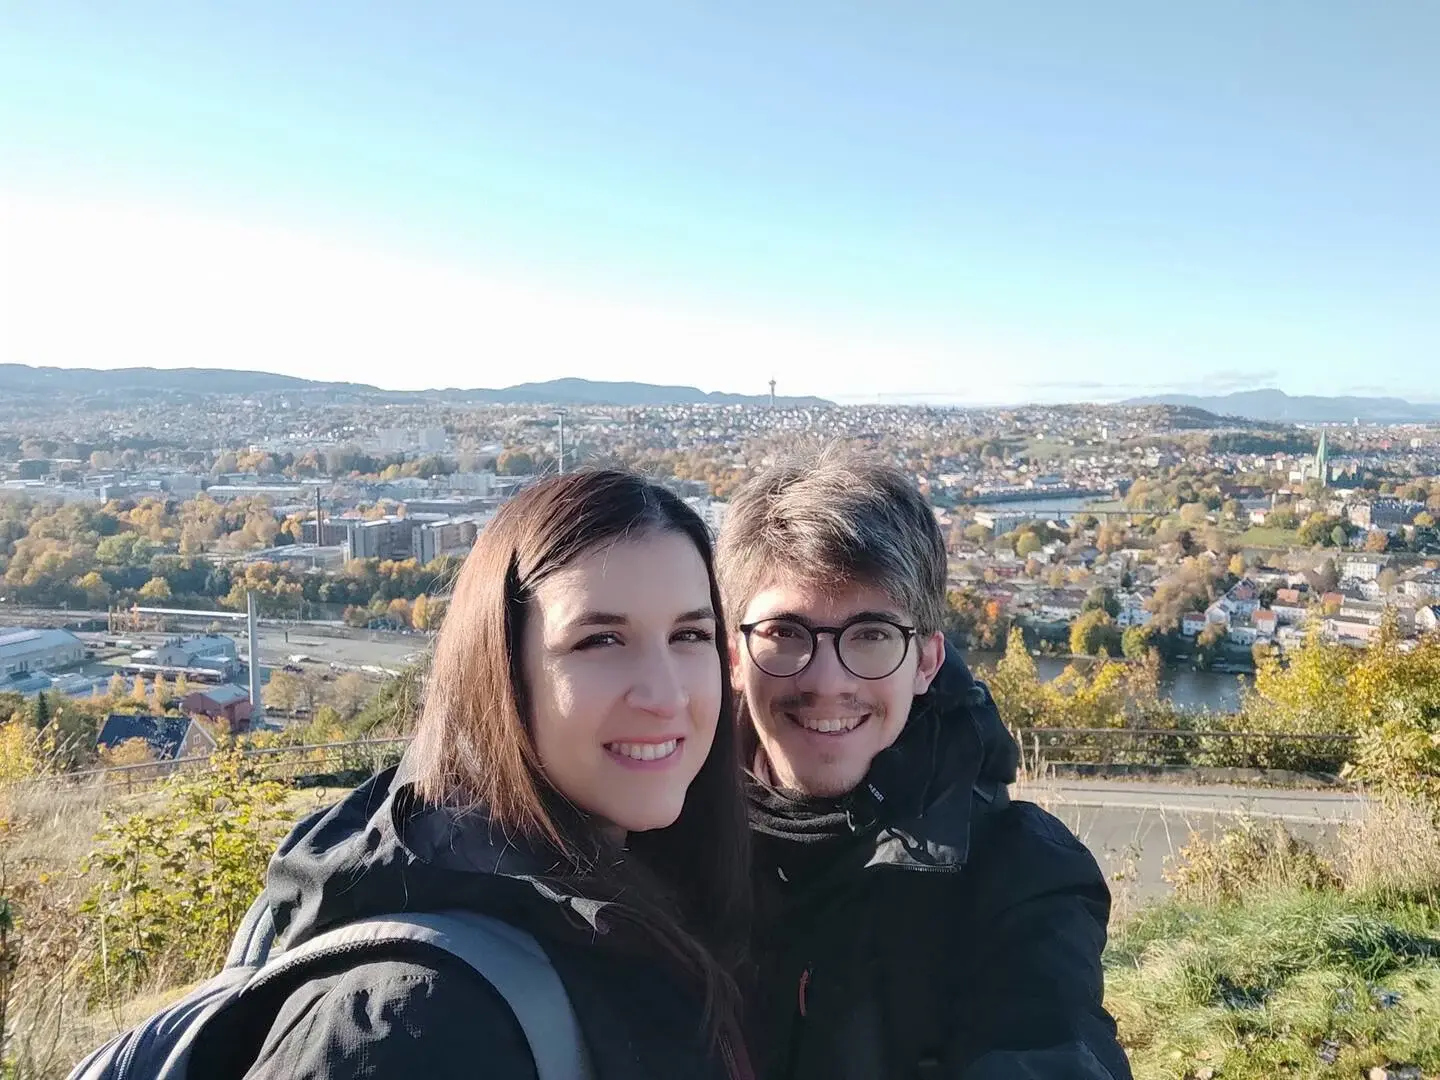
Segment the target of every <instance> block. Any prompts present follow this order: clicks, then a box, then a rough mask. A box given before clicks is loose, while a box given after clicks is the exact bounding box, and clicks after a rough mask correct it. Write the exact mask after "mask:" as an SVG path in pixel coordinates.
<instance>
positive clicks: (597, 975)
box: [202, 763, 724, 1080]
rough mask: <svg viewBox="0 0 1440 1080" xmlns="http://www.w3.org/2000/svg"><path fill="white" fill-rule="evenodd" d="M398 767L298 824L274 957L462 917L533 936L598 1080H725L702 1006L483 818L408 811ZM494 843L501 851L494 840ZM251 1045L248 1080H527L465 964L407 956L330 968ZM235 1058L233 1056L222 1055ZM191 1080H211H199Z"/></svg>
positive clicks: (410, 801)
mask: <svg viewBox="0 0 1440 1080" xmlns="http://www.w3.org/2000/svg"><path fill="white" fill-rule="evenodd" d="M405 768H406V765H405V764H404V763H402V764H401V766H400V767H399V775H397V770H395V769H390V770H387V771H386V772H384V773H382V774H380V775H379V776H377V777H375V778H374V779H373V780H371V781H370V782H369V783H366V784H364V785H363V786H361V787H359V788H357V789H356V790H355V791H353V792H351V793H350V795H349V796H347V797H346V798H345V799H344V800H343V801H341V802H340V803H338V804H336V805H335V806H333V807H331V808H329V809H327V810H324V811H321V812H319V813H317V814H315V815H313V816H312V817H310V818H309V819H308V820H306V821H304V822H302V823H301V824H300V825H299V826H297V827H296V829H295V830H294V831H293V832H292V833H291V835H290V837H289V838H288V839H287V840H286V841H285V843H284V844H283V845H282V846H281V848H280V850H279V852H278V853H277V854H276V856H275V858H274V859H273V861H272V862H271V865H270V872H269V877H268V880H267V884H266V895H267V897H268V898H269V901H270V906H271V913H272V916H273V918H274V922H275V927H276V933H277V941H279V942H281V943H284V944H287V945H293V944H298V943H300V942H302V941H305V940H306V939H308V938H310V937H312V936H314V935H316V934H318V933H320V932H322V931H325V930H328V929H331V928H333V927H335V926H338V925H340V924H342V923H345V922H348V921H350V920H353V919H357V918H362V917H365V916H368V915H377V914H382V913H387V912H398V911H434V910H441V909H447V908H467V909H471V910H474V911H479V912H483V913H485V914H489V915H494V916H497V917H499V918H502V919H504V920H505V921H507V922H509V923H511V924H512V925H516V926H519V927H521V928H523V929H524V930H527V931H528V932H530V933H531V934H533V935H534V936H535V937H536V939H537V940H538V941H539V942H540V943H541V944H542V945H543V946H544V947H545V950H546V952H547V953H548V954H549V956H550V959H551V961H552V963H553V964H554V966H555V969H556V971H557V972H558V974H559V975H560V978H561V980H562V981H563V982H564V984H565V988H566V990H567V992H568V993H569V995H570V999H571V1002H572V1003H573V1005H574V1007H575V1011H576V1014H577V1016H578V1018H579V1021H580V1026H581V1028H582V1030H583V1032H584V1036H585V1040H586V1043H587V1045H588V1047H589V1051H590V1055H591V1059H592V1062H593V1065H594V1069H595V1073H596V1076H597V1080H631V1078H634V1080H642V1078H643V1080H669V1078H671V1077H678V1076H685V1077H700V1078H710V1077H713V1078H715V1080H720V1078H722V1077H723V1076H724V1069H723V1068H722V1067H721V1065H720V1064H719V1060H718V1057H716V1056H713V1055H712V1054H711V1053H710V1050H709V1040H708V1039H705V1038H704V1037H703V1036H702V1035H701V1033H700V1018H701V1013H702V1008H703V1006H702V1002H701V1001H700V1000H699V995H698V993H692V992H691V991H690V989H689V988H688V987H685V986H682V985H679V984H677V982H676V981H674V980H672V979H671V978H670V977H669V973H668V972H667V971H664V970H661V967H660V965H659V964H658V963H657V962H656V961H654V960H653V959H650V958H648V957H645V956H642V955H639V954H637V953H636V952H634V951H633V950H626V949H624V948H621V947H619V946H618V944H617V943H616V942H615V941H614V940H612V939H613V935H612V936H611V937H610V938H607V937H606V936H605V935H604V934H603V933H601V932H600V929H599V927H603V924H604V911H603V909H604V905H603V904H597V903H594V902H591V901H586V900H581V899H577V898H575V897H573V896H567V895H563V894H561V893H559V892H557V891H556V890H555V889H553V888H552V887H550V886H548V885H547V884H546V883H545V881H544V879H543V875H544V873H545V870H546V869H547V867H546V865H545V863H544V861H543V860H541V859H539V858H538V857H537V856H536V855H535V854H533V853H529V852H526V851H524V850H520V849H517V848H516V847H515V846H513V845H509V844H505V843H504V842H503V839H499V840H498V842H496V841H495V840H492V837H491V835H490V829H489V827H488V822H487V821H486V820H485V818H484V816H483V815H479V814H471V815H467V816H465V817H463V818H461V817H457V816H456V815H455V814H453V813H450V812H448V811H444V810H437V809H434V808H429V807H426V806H424V805H421V804H419V803H418V801H417V800H416V798H415V797H414V795H413V792H412V789H411V787H410V785H409V784H408V783H406V781H405V778H404V770H405ZM496 839H498V838H496ZM286 990H287V992H288V996H286V997H285V998H284V1000H283V1001H277V1002H275V1003H274V1006H275V1007H274V1008H272V1009H270V1010H269V1013H268V1015H267V1016H266V1017H265V1021H264V1026H263V1027H262V1028H260V1029H259V1030H257V1031H256V1032H255V1039H254V1042H252V1043H249V1044H248V1045H250V1046H254V1045H260V1046H261V1050H260V1054H259V1057H258V1059H257V1060H255V1062H254V1064H253V1065H252V1066H251V1067H250V1068H249V1071H248V1072H246V1073H245V1076H246V1077H248V1078H251V1080H281V1078H282V1077H283V1078H284V1080H296V1078H307V1077H314V1078H317V1080H318V1078H321V1077H324V1078H338V1080H347V1078H350V1077H391V1076H393V1077H420V1078H422V1080H461V1078H464V1080H534V1077H535V1075H536V1072H535V1065H534V1061H533V1060H532V1058H531V1055H530V1050H529V1046H528V1044H527V1043H526V1041H525V1037H524V1035H523V1033H522V1032H521V1029H520V1026H519V1023H518V1021H516V1019H515V1018H514V1015H513V1014H512V1013H511V1011H510V1008H509V1006H508V1005H507V1004H506V1003H505V1001H504V999H503V998H501V997H500V995H499V994H498V992H497V991H495V990H494V989H493V988H491V986H490V985H489V984H488V983H487V982H485V981H484V979H482V978H481V977H480V976H479V975H478V974H477V973H476V972H475V971H473V970H472V969H471V968H469V967H468V966H467V965H466V964H465V963H464V962H463V961H460V960H458V959H455V958H453V957H451V956H449V955H448V954H444V953H438V952H435V951H432V950H430V949H428V948H426V947H423V946H422V947H421V948H420V949H418V950H416V952H415V954H414V955H402V956H397V957H396V958H394V959H385V960H382V961H372V962H365V963H361V964H358V965H354V964H351V965H346V964H345V963H343V962H341V963H337V964H336V965H335V966H334V967H333V968H331V969H328V970H322V971H317V972H315V973H314V974H313V976H312V977H311V978H309V979H308V980H307V981H305V982H304V983H303V984H302V985H300V986H298V987H294V988H286ZM226 1041H228V1042H231V1043H232V1045H233V1043H234V1040H233V1039H231V1040H226ZM202 1075H220V1073H219V1072H218V1071H217V1072H211V1071H208V1070H207V1071H204V1072H202Z"/></svg>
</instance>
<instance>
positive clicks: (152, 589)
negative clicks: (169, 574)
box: [136, 577, 170, 604]
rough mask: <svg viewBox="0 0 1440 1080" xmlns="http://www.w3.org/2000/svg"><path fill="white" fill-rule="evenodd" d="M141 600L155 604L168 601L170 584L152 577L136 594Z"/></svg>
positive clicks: (161, 578)
mask: <svg viewBox="0 0 1440 1080" xmlns="http://www.w3.org/2000/svg"><path fill="white" fill-rule="evenodd" d="M136 595H137V596H139V598H140V599H141V600H144V601H146V602H147V603H152V604H153V603H156V602H158V601H161V600H169V599H170V583H169V582H168V581H166V580H165V579H164V578H163V577H152V578H151V579H150V580H149V581H147V582H146V583H145V584H144V585H142V586H140V591H139V592H138V593H137V594H136Z"/></svg>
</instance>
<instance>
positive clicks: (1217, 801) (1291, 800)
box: [1016, 780, 1366, 903]
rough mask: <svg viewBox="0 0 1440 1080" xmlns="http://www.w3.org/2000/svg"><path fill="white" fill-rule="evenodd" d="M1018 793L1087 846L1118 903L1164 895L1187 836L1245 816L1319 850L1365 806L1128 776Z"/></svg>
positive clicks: (1356, 800)
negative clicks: (1168, 871)
mask: <svg viewBox="0 0 1440 1080" xmlns="http://www.w3.org/2000/svg"><path fill="white" fill-rule="evenodd" d="M1016 795H1017V797H1019V798H1026V799H1031V800H1033V801H1035V802H1038V803H1040V804H1041V805H1042V806H1045V807H1046V808H1047V809H1048V810H1050V812H1051V813H1053V814H1055V815H1056V816H1057V817H1059V818H1060V819H1061V820H1062V821H1064V822H1065V823H1066V824H1067V825H1069V826H1070V828H1071V829H1073V830H1074V831H1075V833H1076V835H1077V836H1079V837H1080V839H1081V840H1083V841H1085V843H1086V844H1087V845H1089V847H1090V850H1091V851H1092V852H1094V854H1095V857H1096V859H1097V860H1098V861H1099V862H1100V865H1101V867H1102V868H1103V869H1104V870H1105V872H1106V874H1107V875H1108V876H1110V877H1111V888H1112V890H1113V891H1114V892H1115V893H1116V895H1117V902H1121V903H1126V902H1136V901H1144V900H1148V899H1152V898H1154V897H1157V896H1161V895H1163V894H1164V893H1165V892H1166V891H1167V889H1168V888H1169V886H1168V885H1167V884H1166V882H1165V880H1164V870H1165V865H1166V861H1167V860H1168V859H1170V858H1172V857H1174V856H1175V855H1177V854H1178V853H1179V851H1180V849H1181V848H1182V847H1184V845H1185V844H1186V843H1187V842H1188V841H1189V839H1190V836H1191V834H1192V833H1198V834H1200V835H1203V836H1213V835H1215V834H1216V833H1217V832H1218V831H1220V830H1221V829H1223V828H1224V827H1225V826H1227V825H1229V824H1232V823H1233V822H1234V821H1235V820H1236V817H1237V816H1238V815H1240V814H1242V813H1243V814H1247V815H1249V816H1250V817H1252V818H1254V819H1256V820H1258V821H1281V822H1283V823H1284V824H1285V826H1286V828H1287V829H1289V830H1290V832H1291V833H1293V834H1294V835H1296V836H1298V837H1299V838H1301V839H1303V840H1306V841H1308V842H1309V843H1312V844H1314V845H1315V846H1316V847H1317V848H1318V849H1319V850H1321V851H1322V852H1323V851H1327V850H1333V849H1334V847H1335V845H1336V842H1337V838H1338V835H1339V829H1340V826H1341V825H1342V824H1343V823H1345V822H1351V821H1356V820H1358V819H1359V818H1360V817H1361V815H1363V813H1364V812H1365V806H1366V804H1365V802H1364V800H1363V799H1361V798H1360V797H1358V796H1356V795H1353V794H1349V793H1346V792H1336V791H1296V790H1288V789H1275V788H1239V787H1226V786H1198V785H1186V784H1173V783H1142V782H1132V781H1128V780H1056V781H1052V782H1048V783H1045V784H1041V785H1036V786H1034V787H1030V788H1026V789H1020V790H1017V792H1016ZM1122 894H1123V895H1122Z"/></svg>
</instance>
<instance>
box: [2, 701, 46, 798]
mask: <svg viewBox="0 0 1440 1080" xmlns="http://www.w3.org/2000/svg"><path fill="white" fill-rule="evenodd" d="M37 743H38V739H37V738H36V734H35V729H34V728H32V727H31V726H30V725H29V724H28V723H26V722H25V719H24V717H22V716H20V715H18V714H17V715H15V716H12V717H11V718H10V719H9V720H7V721H5V723H3V724H0V783H13V782H14V781H16V780H28V779H29V778H30V777H32V776H35V775H36V774H37V773H39V771H40V754H39V746H38V745H37Z"/></svg>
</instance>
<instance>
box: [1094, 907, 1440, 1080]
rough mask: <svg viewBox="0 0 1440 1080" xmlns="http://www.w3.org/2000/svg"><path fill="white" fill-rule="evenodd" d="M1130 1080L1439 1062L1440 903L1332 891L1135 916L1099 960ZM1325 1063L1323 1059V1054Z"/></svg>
mask: <svg viewBox="0 0 1440 1080" xmlns="http://www.w3.org/2000/svg"><path fill="white" fill-rule="evenodd" d="M1106 965H1107V1004H1108V1006H1109V1008H1110V1010H1111V1011H1112V1013H1114V1015H1115V1017H1116V1019H1117V1021H1118V1022H1119V1024H1120V1031H1121V1038H1122V1040H1123V1041H1124V1043H1125V1046H1126V1049H1127V1051H1128V1052H1129V1054H1130V1057H1131V1062H1132V1065H1133V1067H1134V1070H1135V1076H1136V1080H1162V1078H1164V1080H1185V1078H1188V1077H1193V1076H1194V1075H1195V1074H1196V1072H1197V1070H1199V1069H1202V1068H1205V1067H1209V1068H1211V1069H1214V1070H1215V1073H1214V1075H1216V1076H1219V1077H1224V1078H1225V1080H1261V1078H1265V1080H1271V1078H1273V1077H1294V1078H1301V1080H1309V1078H1312V1077H1314V1078H1320V1077H1342V1076H1343V1077H1355V1076H1363V1075H1364V1070H1367V1069H1369V1068H1372V1067H1374V1066H1376V1065H1386V1064H1413V1065H1418V1066H1420V1067H1421V1068H1422V1069H1423V1070H1424V1071H1425V1074H1426V1075H1432V1074H1435V1073H1436V1072H1437V1071H1440V912H1437V910H1436V909H1435V908H1434V907H1433V906H1430V905H1425V904H1414V905H1393V906H1389V905H1384V904H1381V903H1379V902H1378V901H1375V900H1372V899H1367V898H1366V897H1363V896H1356V895H1354V894H1346V893H1341V892H1335V891H1325V892H1278V893H1270V894H1266V895H1260V896H1250V897H1247V898H1246V899H1245V900H1244V902H1243V903H1233V904H1225V905H1219V906H1205V907H1200V906H1189V905H1185V904H1182V903H1179V902H1176V901H1171V902H1168V903H1165V904H1161V905H1159V906H1157V907H1154V908H1151V909H1149V910H1146V911H1142V912H1140V913H1138V914H1137V915H1136V916H1134V917H1133V918H1131V919H1130V920H1129V921H1128V922H1126V923H1125V924H1124V926H1123V927H1121V928H1120V929H1119V930H1118V931H1117V933H1116V935H1115V938H1114V941H1113V942H1112V945H1111V948H1110V950H1109V952H1108V953H1107V955H1106ZM1332 1052H1333V1054H1334V1060H1333V1062H1331V1063H1327V1062H1326V1061H1325V1060H1323V1058H1324V1056H1326V1055H1327V1054H1329V1053H1332Z"/></svg>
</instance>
